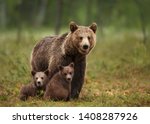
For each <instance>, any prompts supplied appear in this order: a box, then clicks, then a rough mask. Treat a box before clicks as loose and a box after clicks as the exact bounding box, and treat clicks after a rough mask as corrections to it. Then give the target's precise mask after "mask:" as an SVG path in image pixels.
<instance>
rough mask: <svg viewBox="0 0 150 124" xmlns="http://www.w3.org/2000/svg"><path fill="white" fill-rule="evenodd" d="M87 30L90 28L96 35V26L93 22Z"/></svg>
mask: <svg viewBox="0 0 150 124" xmlns="http://www.w3.org/2000/svg"><path fill="white" fill-rule="evenodd" d="M89 28H90V29H91V30H92V31H93V32H94V33H96V30H97V24H96V23H95V22H94V23H92V25H91V26H89Z"/></svg>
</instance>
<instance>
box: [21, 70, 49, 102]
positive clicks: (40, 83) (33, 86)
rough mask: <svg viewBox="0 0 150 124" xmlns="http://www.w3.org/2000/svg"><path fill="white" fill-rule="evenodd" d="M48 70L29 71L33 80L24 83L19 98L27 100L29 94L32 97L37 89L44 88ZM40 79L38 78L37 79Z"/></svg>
mask: <svg viewBox="0 0 150 124" xmlns="http://www.w3.org/2000/svg"><path fill="white" fill-rule="evenodd" d="M48 72H49V71H48V70H46V71H44V72H35V71H31V74H32V77H33V81H32V82H31V83H30V84H28V85H25V86H23V87H22V88H21V90H20V100H23V101H25V100H27V99H28V97H29V96H31V97H34V96H36V95H37V93H38V91H40V90H45V88H46V84H47V83H48ZM39 79H40V80H39Z"/></svg>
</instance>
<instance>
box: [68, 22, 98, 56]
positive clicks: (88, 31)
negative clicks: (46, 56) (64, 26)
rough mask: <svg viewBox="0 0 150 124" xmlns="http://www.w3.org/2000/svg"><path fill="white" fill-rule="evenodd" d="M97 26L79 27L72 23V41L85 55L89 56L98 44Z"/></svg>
mask: <svg viewBox="0 0 150 124" xmlns="http://www.w3.org/2000/svg"><path fill="white" fill-rule="evenodd" d="M96 30H97V24H96V23H93V24H91V26H89V27H87V26H78V25H77V24H76V23H75V22H71V23H70V31H71V37H70V38H71V41H72V44H73V46H74V47H76V49H77V50H78V52H80V53H81V54H83V55H86V54H88V53H89V52H90V51H91V49H92V48H93V47H94V46H95V44H96Z"/></svg>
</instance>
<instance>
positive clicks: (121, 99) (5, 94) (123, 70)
mask: <svg viewBox="0 0 150 124" xmlns="http://www.w3.org/2000/svg"><path fill="white" fill-rule="evenodd" d="M65 31H67V30H65ZM65 31H62V32H65ZM51 34H53V32H52V31H50V30H48V29H40V30H38V29H37V30H23V31H22V32H21V34H20V38H19V40H18V38H17V31H16V30H9V31H0V106H49V107H50V106H149V107H150V38H148V39H147V42H146V44H143V42H142V35H141V34H140V33H139V32H137V31H130V30H129V31H128V30H127V31H120V32H119V31H118V32H117V31H109V30H108V31H107V30H106V31H105V35H104V36H101V34H100V32H97V36H98V37H97V44H96V46H95V48H94V49H93V50H92V52H91V53H90V54H89V55H88V57H87V70H86V77H85V82H84V86H83V88H82V91H81V94H80V97H79V99H76V100H71V101H69V102H64V101H57V102H56V101H45V100H43V99H42V97H40V96H37V97H34V98H29V99H28V100H27V101H25V102H24V101H20V100H19V98H18V97H19V91H20V88H21V86H22V85H24V84H27V83H29V82H30V80H31V75H30V54H31V51H32V48H33V46H34V45H35V44H36V43H37V42H38V41H39V40H40V39H41V38H43V37H45V36H47V35H51Z"/></svg>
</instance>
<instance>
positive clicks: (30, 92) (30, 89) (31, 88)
mask: <svg viewBox="0 0 150 124" xmlns="http://www.w3.org/2000/svg"><path fill="white" fill-rule="evenodd" d="M36 94H37V87H36V86H35V85H34V83H31V84H28V85H26V86H23V87H22V88H21V91H20V100H23V101H25V100H27V99H28V97H29V96H32V97H33V96H36Z"/></svg>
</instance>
